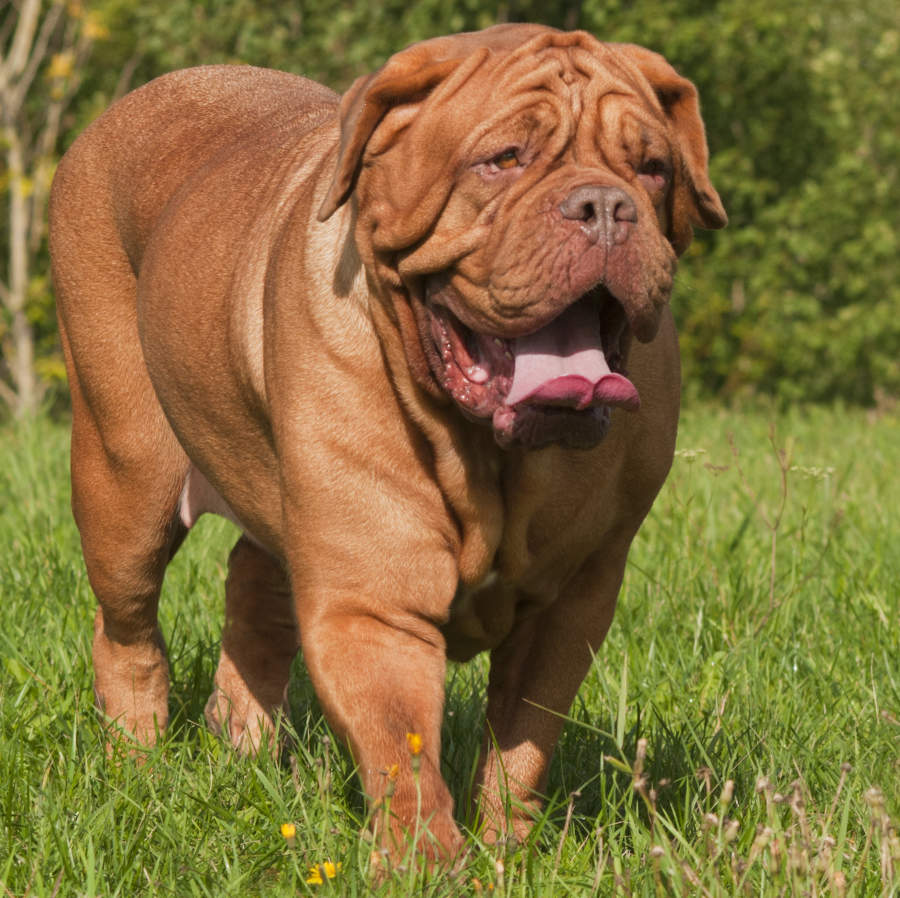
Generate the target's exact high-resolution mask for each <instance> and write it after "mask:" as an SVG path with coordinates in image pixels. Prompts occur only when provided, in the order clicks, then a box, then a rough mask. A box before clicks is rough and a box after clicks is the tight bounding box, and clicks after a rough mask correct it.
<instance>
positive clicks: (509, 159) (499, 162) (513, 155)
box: [491, 150, 520, 169]
mask: <svg viewBox="0 0 900 898" xmlns="http://www.w3.org/2000/svg"><path fill="white" fill-rule="evenodd" d="M491 162H493V163H494V165H496V166H497V168H502V169H507V168H516V166H518V165H519V164H520V163H519V154H518V153H517V152H516V151H515V150H504V151H503V152H502V153H501V154H500V155H499V156H494V158H493V159H492V160H491Z"/></svg>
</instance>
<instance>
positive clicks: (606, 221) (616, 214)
mask: <svg viewBox="0 0 900 898" xmlns="http://www.w3.org/2000/svg"><path fill="white" fill-rule="evenodd" d="M559 211H560V212H562V214H563V218H568V219H569V220H571V221H580V222H581V227H582V229H583V230H584V232H585V234H587V235H588V238H589V239H590V240H591V242H593V243H607V244H610V245H612V244H614V243H624V242H625V241H626V240H627V239H628V235H629V234H630V233H631V228H632V226H633V225H634V224H636V223H637V207H636V206H635V205H634V202H633V201H632V199H631V197H630V196H628V194H627V193H625V191H624V190H621V189H620V188H618V187H602V186H600V185H599V184H597V185H595V184H585V185H584V186H583V187H576V188H575V189H574V190H573V191H572V192H571V193H570V194H569V195H568V196H567V197H566V198H565V199H564V200H563V201H562V202H561V203H560V204H559Z"/></svg>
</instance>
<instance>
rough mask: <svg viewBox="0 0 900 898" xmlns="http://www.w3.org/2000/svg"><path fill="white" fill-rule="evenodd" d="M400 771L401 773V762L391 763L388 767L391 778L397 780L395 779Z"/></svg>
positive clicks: (388, 774)
mask: <svg viewBox="0 0 900 898" xmlns="http://www.w3.org/2000/svg"><path fill="white" fill-rule="evenodd" d="M399 773H400V765H399V764H391V766H390V767H388V769H387V778H388V779H389V780H395V779H397V776H398V775H399Z"/></svg>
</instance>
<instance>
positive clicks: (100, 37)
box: [84, 14, 109, 41]
mask: <svg viewBox="0 0 900 898" xmlns="http://www.w3.org/2000/svg"><path fill="white" fill-rule="evenodd" d="M84 36H85V37H86V38H88V40H92V41H105V40H106V39H107V38H108V37H109V29H108V28H107V27H106V25H104V24H103V22H101V21H100V19H99V18H97V16H95V15H93V14H89V15H88V16H87V18H86V19H85V21H84Z"/></svg>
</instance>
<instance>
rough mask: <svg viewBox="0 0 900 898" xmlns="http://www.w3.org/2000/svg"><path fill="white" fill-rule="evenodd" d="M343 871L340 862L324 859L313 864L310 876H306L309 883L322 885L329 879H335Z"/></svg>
mask: <svg viewBox="0 0 900 898" xmlns="http://www.w3.org/2000/svg"><path fill="white" fill-rule="evenodd" d="M340 872H341V865H340V863H337V864H335V863H334V862H333V861H323V862H322V863H321V864H313V865H312V867H310V868H309V876H307V877H306V882H307V884H308V885H312V886H320V885H324V883H325V882H326V881H327V880H329V879H334V878H335V876H337V875H338V873H340Z"/></svg>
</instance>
